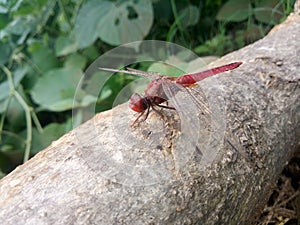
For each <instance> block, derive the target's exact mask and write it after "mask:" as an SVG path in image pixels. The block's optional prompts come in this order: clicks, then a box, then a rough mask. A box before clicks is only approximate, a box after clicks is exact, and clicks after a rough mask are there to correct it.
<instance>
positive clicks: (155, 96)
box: [99, 62, 242, 124]
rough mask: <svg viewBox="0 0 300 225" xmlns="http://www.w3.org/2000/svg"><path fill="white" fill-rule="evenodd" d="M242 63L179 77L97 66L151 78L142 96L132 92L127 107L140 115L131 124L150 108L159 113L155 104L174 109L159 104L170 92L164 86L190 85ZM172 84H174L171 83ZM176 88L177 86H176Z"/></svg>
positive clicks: (104, 69) (105, 69)
mask: <svg viewBox="0 0 300 225" xmlns="http://www.w3.org/2000/svg"><path fill="white" fill-rule="evenodd" d="M241 64H242V62H233V63H230V64H226V65H223V66H219V67H215V68H212V69H209V70H205V71H202V72H198V73H192V74H185V75H182V76H180V77H168V76H164V75H161V74H159V73H154V72H145V71H140V70H135V69H131V68H128V69H127V70H117V69H110V68H102V67H99V69H100V70H103V71H109V72H120V73H126V74H132V75H137V76H143V77H147V78H152V81H151V82H150V83H149V84H148V86H147V88H146V90H145V94H144V96H141V95H139V94H137V93H135V94H133V95H132V96H131V98H130V100H129V107H130V108H131V109H132V110H134V111H135V112H138V113H140V115H139V116H138V117H137V118H136V120H135V121H134V122H133V124H135V123H136V121H138V120H139V118H140V117H141V116H142V115H143V114H144V113H145V112H146V115H145V117H144V119H143V121H145V120H146V119H147V117H148V115H149V112H150V109H153V110H154V111H155V112H157V113H158V114H161V113H160V112H159V111H157V110H156V109H155V107H156V106H159V107H163V108H168V109H175V108H173V107H169V106H165V105H161V104H162V103H164V102H166V101H167V100H169V98H170V97H168V96H170V94H168V93H166V88H165V87H166V86H170V85H171V83H173V84H179V85H181V86H183V87H191V86H193V85H194V84H195V83H196V82H198V81H201V80H203V79H205V78H207V77H210V76H213V75H216V74H219V73H222V72H225V71H228V70H233V69H235V68H237V67H239V66H240V65H241ZM173 86H174V85H173ZM175 87H178V85H175ZM177 89H178V88H177ZM176 92H178V90H177V91H173V93H176Z"/></svg>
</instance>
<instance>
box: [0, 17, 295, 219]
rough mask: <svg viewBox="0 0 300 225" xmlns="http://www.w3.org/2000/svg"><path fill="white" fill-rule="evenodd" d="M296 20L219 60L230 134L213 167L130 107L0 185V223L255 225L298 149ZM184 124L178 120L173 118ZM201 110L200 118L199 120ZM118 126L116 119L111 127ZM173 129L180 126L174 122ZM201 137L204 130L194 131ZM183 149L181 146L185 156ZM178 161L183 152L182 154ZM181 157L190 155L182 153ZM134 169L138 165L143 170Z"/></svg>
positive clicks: (58, 144)
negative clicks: (225, 68) (226, 68)
mask: <svg viewBox="0 0 300 225" xmlns="http://www.w3.org/2000/svg"><path fill="white" fill-rule="evenodd" d="M299 40H300V16H299V15H296V14H294V15H291V16H290V17H289V18H288V19H287V21H285V22H284V23H283V24H281V25H280V26H277V27H276V28H274V29H273V31H272V32H270V34H268V35H267V36H266V37H265V38H264V39H262V40H260V41H257V42H256V43H254V44H252V45H249V46H247V47H245V48H243V49H241V50H239V51H236V52H234V53H231V54H229V55H227V56H225V57H223V58H222V59H220V60H219V61H218V64H224V63H225V62H231V61H243V62H244V63H243V65H242V66H241V67H239V68H238V69H236V70H234V71H231V72H230V75H228V76H218V78H216V79H217V81H218V85H220V86H222V87H223V96H224V99H225V102H226V130H225V133H224V134H225V136H224V138H223V139H222V143H221V144H220V143H217V144H216V145H215V146H214V145H212V147H211V151H214V152H215V151H218V152H217V157H215V159H214V161H213V163H211V164H209V165H207V166H205V167H203V165H202V164H201V162H202V160H203V159H202V158H201V154H199V149H196V151H195V152H193V154H192V155H191V156H189V157H187V158H186V161H184V163H183V164H182V162H183V161H182V160H181V159H179V158H178V157H175V156H174V151H175V150H174V149H173V148H174V146H175V145H176V143H177V141H178V139H180V133H177V132H176V130H174V129H175V128H174V127H175V126H173V125H172V122H168V123H167V124H168V126H164V129H162V126H163V125H162V122H161V120H159V119H158V118H159V117H157V115H155V114H151V115H150V118H148V121H147V123H145V124H144V125H143V126H139V127H137V128H135V129H133V128H131V127H130V126H129V123H128V121H132V120H133V119H134V116H135V115H134V113H132V112H131V111H130V110H129V109H128V108H127V105H126V104H125V105H121V106H119V107H116V108H115V109H113V110H110V111H107V112H104V113H100V114H98V115H96V116H95V117H94V118H92V119H91V120H89V121H88V122H86V123H85V124H83V125H81V126H79V127H77V128H75V129H74V130H73V131H71V132H69V133H68V134H66V135H64V136H63V137H62V138H60V139H59V140H57V141H55V142H53V143H52V144H51V145H50V146H49V147H48V148H46V149H45V150H44V151H42V152H40V153H39V154H37V155H36V156H35V157H33V158H32V159H31V160H29V161H28V162H27V163H25V164H24V165H22V166H20V167H18V168H17V169H15V170H14V171H13V172H12V173H10V174H9V175H8V176H6V177H5V178H3V179H2V180H1V181H0V193H1V197H0V205H1V211H0V220H1V221H2V223H3V224H250V223H251V221H252V220H253V219H254V217H255V215H256V213H257V212H259V211H260V210H261V208H262V207H263V205H264V203H265V202H266V200H267V199H268V196H269V194H270V191H271V188H272V185H273V184H274V181H275V180H276V179H277V176H278V175H279V174H280V172H281V171H282V169H283V167H284V166H285V165H286V163H287V162H288V161H289V159H290V158H291V157H292V156H293V154H294V153H295V151H297V149H299V142H300V73H299V71H300V58H299V57H300V44H299ZM169 113H170V114H171V118H173V119H174V121H178V120H177V119H176V116H174V117H172V113H173V112H169ZM196 114H197V112H195V115H196ZM112 118H113V120H112ZM174 124H176V123H174ZM193 132H195V133H197V132H198V131H193ZM190 147H191V146H189V145H188V144H187V146H179V149H180V150H182V152H183V153H184V151H186V150H187V148H190ZM177 154H178V152H177ZM179 156H180V157H181V156H183V157H184V155H180V154H179ZM137 165H138V166H137Z"/></svg>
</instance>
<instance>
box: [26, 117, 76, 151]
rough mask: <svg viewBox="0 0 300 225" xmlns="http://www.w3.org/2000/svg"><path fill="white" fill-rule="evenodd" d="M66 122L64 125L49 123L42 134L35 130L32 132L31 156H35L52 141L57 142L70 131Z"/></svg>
mask: <svg viewBox="0 0 300 225" xmlns="http://www.w3.org/2000/svg"><path fill="white" fill-rule="evenodd" d="M70 122H71V120H68V121H67V122H66V123H63V124H58V123H51V124H49V125H47V126H46V127H44V129H43V132H42V133H39V132H38V131H37V129H36V128H34V129H33V130H32V151H31V154H35V153H37V152H39V151H40V150H42V149H44V148H45V147H47V146H48V145H50V144H51V142H52V141H55V140H57V139H58V138H60V137H61V136H62V135H64V134H65V133H66V132H68V131H69V130H70V126H69V123H70Z"/></svg>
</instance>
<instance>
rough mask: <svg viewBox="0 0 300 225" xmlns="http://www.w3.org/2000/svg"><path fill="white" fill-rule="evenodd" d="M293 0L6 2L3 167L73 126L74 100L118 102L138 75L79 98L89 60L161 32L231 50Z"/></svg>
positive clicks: (2, 18)
mask: <svg viewBox="0 0 300 225" xmlns="http://www.w3.org/2000/svg"><path fill="white" fill-rule="evenodd" d="M293 2H294V1H283V0H279V1H278V0H277V1H275V0H260V1H250V0H242V1H241V0H228V1H225V0H224V1H222V0H219V1H187V0H182V1H176V2H175V1H174V0H170V1H152V2H151V1H143V0H119V1H108V0H87V1H83V0H79V1H74V0H55V1H53V0H33V1H32V0H31V1H29V0H14V1H1V2H0V52H1V54H0V66H1V70H0V71H1V72H0V113H1V119H0V172H2V173H7V172H9V171H10V170H11V169H13V167H14V166H15V165H17V164H19V163H21V162H22V161H26V160H27V159H28V158H29V157H30V156H31V155H33V154H35V153H37V152H38V151H40V150H41V149H43V148H44V147H46V146H47V145H49V144H50V143H51V142H52V141H53V140H56V139H57V138H59V137H60V136H61V135H62V134H64V133H65V132H67V131H69V130H70V129H72V126H71V125H70V124H71V122H70V121H71V117H72V115H71V113H70V109H72V107H76V108H78V109H79V110H80V109H81V108H84V107H88V106H90V105H91V104H95V103H96V109H97V110H98V111H102V110H106V109H108V108H110V107H111V106H112V102H113V99H114V98H115V96H116V95H117V94H118V91H119V90H120V89H121V88H122V87H123V86H124V85H125V84H127V83H128V82H129V81H131V80H132V79H133V78H132V77H131V76H126V77H122V76H119V77H117V76H115V77H112V78H111V79H110V80H109V81H108V82H107V83H106V86H104V87H103V88H102V92H101V93H99V95H98V96H97V95H87V94H86V93H85V92H84V90H80V95H79V97H78V98H77V99H74V92H75V89H76V88H77V84H78V82H79V80H80V79H81V77H82V75H83V73H84V71H85V69H86V68H87V66H88V65H90V64H91V63H92V62H93V61H94V60H95V59H96V58H97V57H98V56H100V55H101V54H103V53H105V52H106V51H108V50H110V49H111V48H113V47H115V46H118V45H120V44H123V43H127V42H132V41H136V40H143V39H152V40H154V39H155V40H165V41H170V42H174V43H177V44H180V45H182V46H185V47H188V48H190V49H193V50H194V51H195V52H197V53H198V54H200V55H218V56H219V55H223V54H225V53H227V52H230V51H232V50H234V49H236V48H240V47H242V46H243V45H245V44H247V43H250V42H252V41H255V40H257V39H258V38H260V37H262V36H263V35H265V34H266V33H267V32H268V31H269V30H270V28H271V26H273V25H274V24H277V23H279V22H280V21H282V20H283V19H284V18H285V17H286V16H287V15H288V14H289V12H290V11H291V6H292V5H293ZM137 66H139V68H140V69H147V68H148V67H149V65H148V64H147V63H140V64H139V65H137ZM153 66H154V67H155V66H156V65H155V64H154V65H153ZM153 66H152V67H153ZM86 85H97V84H95V83H94V82H93V80H90V81H87V84H86ZM76 119H77V120H80V118H76Z"/></svg>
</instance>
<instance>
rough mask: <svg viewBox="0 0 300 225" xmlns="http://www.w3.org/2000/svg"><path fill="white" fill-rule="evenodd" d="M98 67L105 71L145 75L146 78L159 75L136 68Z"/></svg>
mask: <svg viewBox="0 0 300 225" xmlns="http://www.w3.org/2000/svg"><path fill="white" fill-rule="evenodd" d="M98 69H99V70H102V71H107V72H114V73H126V74H131V75H136V76H141V77H146V78H156V77H157V76H161V75H160V74H159V73H154V72H146V71H142V70H136V69H132V68H127V70H118V69H111V68H104V67H98Z"/></svg>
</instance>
